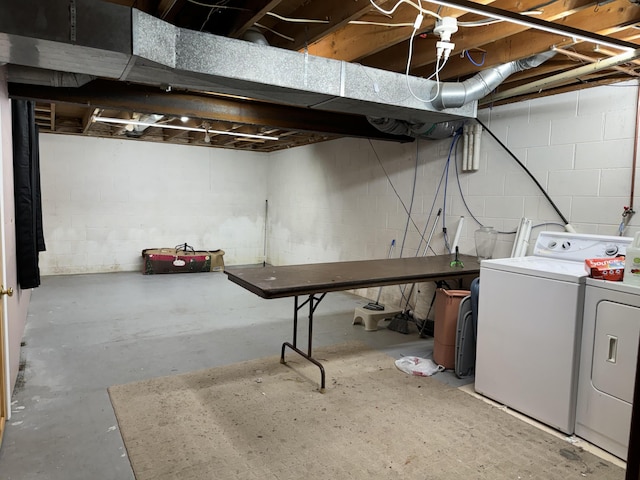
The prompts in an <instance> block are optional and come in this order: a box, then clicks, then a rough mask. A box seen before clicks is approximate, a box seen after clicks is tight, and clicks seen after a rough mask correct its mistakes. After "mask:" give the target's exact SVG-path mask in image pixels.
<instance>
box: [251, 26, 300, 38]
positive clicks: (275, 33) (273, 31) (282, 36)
mask: <svg viewBox="0 0 640 480" xmlns="http://www.w3.org/2000/svg"><path fill="white" fill-rule="evenodd" d="M254 25H255V26H256V27H260V28H264V29H265V30H268V31H269V32H271V33H273V34H274V35H277V36H278V37H280V38H284V39H285V40H289V41H290V42H295V41H296V39H295V38H291V37H287V36H286V35H284V34H282V33H280V32H276V31H275V30H274V29H272V28H269V27H265V26H264V25H262V24H260V23H258V22H256V23H254Z"/></svg>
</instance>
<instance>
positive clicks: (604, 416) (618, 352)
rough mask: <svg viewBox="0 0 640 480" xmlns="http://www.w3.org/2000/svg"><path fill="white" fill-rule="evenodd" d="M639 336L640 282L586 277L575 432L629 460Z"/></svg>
mask: <svg viewBox="0 0 640 480" xmlns="http://www.w3.org/2000/svg"><path fill="white" fill-rule="evenodd" d="M639 339H640V287H637V286H634V285H628V284H624V283H622V282H607V281H604V280H596V279H593V278H588V279H587V286H586V290H585V304H584V322H583V329H582V350H581V354H580V375H579V380H578V403H577V410H576V432H575V433H576V435H578V436H579V437H581V438H584V439H585V440H588V441H589V442H591V443H593V444H595V445H597V446H599V447H600V448H602V449H604V450H607V451H608V452H610V453H612V454H614V455H616V456H618V457H620V458H622V459H623V460H626V457H627V448H628V443H629V430H630V425H631V408H632V405H633V389H634V383H635V375H636V362H637V359H638V341H639Z"/></svg>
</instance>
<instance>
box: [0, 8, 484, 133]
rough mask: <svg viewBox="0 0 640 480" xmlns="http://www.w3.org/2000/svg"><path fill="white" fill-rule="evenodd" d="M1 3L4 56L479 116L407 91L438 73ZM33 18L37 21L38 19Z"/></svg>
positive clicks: (420, 120)
mask: <svg viewBox="0 0 640 480" xmlns="http://www.w3.org/2000/svg"><path fill="white" fill-rule="evenodd" d="M73 3H74V5H75V7H76V8H75V10H73V14H72V15H70V9H69V1H68V0H48V1H46V2H43V1H42V0H3V1H0V63H1V62H6V63H9V64H12V65H19V66H25V67H34V68H38V69H42V70H47V71H52V72H67V73H76V74H83V75H91V76H96V77H101V78H107V79H113V80H119V81H126V82H133V83H138V84H142V85H150V86H157V87H160V88H162V89H165V90H166V89H167V88H169V87H171V88H176V89H184V90H191V91H210V92H217V93H223V94H229V95H236V96H240V97H249V98H253V99H256V100H265V101H270V102H275V103H279V104H283V105H293V106H297V107H303V108H312V109H318V110H323V111H330V112H340V113H349V114H356V115H363V116H374V117H380V118H393V119H400V120H404V121H407V122H410V123H412V124H429V125H432V124H434V123H439V122H445V121H453V120H460V119H469V118H475V117H476V113H477V102H473V101H471V102H469V103H466V104H464V105H462V106H461V107H458V108H446V109H444V110H443V109H436V108H434V107H433V106H432V105H431V104H430V103H425V102H422V101H420V100H418V99H416V98H413V97H412V96H408V95H407V82H409V84H410V86H411V89H412V90H413V91H420V92H429V91H431V90H432V87H433V86H434V85H435V82H434V81H433V80H427V79H424V78H419V77H409V78H406V77H405V75H404V74H400V73H395V72H389V71H385V70H379V69H375V68H371V67H366V66H363V65H358V64H353V63H349V62H344V61H340V60H334V59H328V58H322V57H318V56H314V55H308V54H306V53H301V52H296V51H290V50H284V49H281V48H276V47H271V46H269V45H263V44H259V43H253V42H249V41H245V40H238V39H232V38H226V37H220V36H218V35H213V34H210V33H206V32H196V31H193V30H188V29H183V28H179V27H176V26H174V25H171V24H170V23H167V22H165V21H163V20H160V19H158V18H155V17H153V16H151V15H148V14H146V13H143V12H141V11H139V10H136V9H132V8H129V7H126V6H123V5H116V4H113V3H110V2H96V1H95V0H74V2H73ZM34 19H35V20H34Z"/></svg>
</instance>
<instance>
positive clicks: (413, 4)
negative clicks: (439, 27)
mask: <svg viewBox="0 0 640 480" xmlns="http://www.w3.org/2000/svg"><path fill="white" fill-rule="evenodd" d="M369 2H370V3H371V5H373V6H374V7H375V9H376V10H378V11H379V12H381V13H384V14H385V15H393V13H394V12H395V11H396V10H397V9H398V7H399V6H400V5H402V4H403V3H407V4H409V5H411V6H412V7H413V8H415V9H416V10H418V11H419V12H420V13H423V14H426V15H431V16H432V17H435V18H437V19H438V20H441V19H442V17H441V16H440V15H438V14H437V13H435V12H432V11H430V10H427V9H424V8H422V5H418V4H416V3H414V2H412V1H410V0H398V3H396V4H395V5H394V6H393V8H392V9H391V10H385V9H383V8H382V7H380V6H378V5H376V3H375V2H374V0H369Z"/></svg>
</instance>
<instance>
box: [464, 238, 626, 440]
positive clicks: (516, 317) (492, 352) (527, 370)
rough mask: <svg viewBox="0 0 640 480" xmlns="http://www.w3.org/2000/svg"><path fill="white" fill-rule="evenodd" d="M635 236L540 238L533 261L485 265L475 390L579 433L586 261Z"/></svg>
mask: <svg viewBox="0 0 640 480" xmlns="http://www.w3.org/2000/svg"><path fill="white" fill-rule="evenodd" d="M631 241H632V239H631V238H628V237H615V236H601V235H586V234H570V233H564V232H541V233H540V234H539V235H538V238H537V240H536V244H535V246H534V249H533V255H531V256H527V257H516V258H503V259H494V260H483V261H482V262H481V264H480V295H479V304H478V335H477V345H476V369H475V390H476V391H477V392H478V393H480V394H482V395H485V396H487V397H490V398H492V399H493V400H496V401H498V402H500V403H502V404H504V405H507V406H508V407H511V408H513V409H514V410H518V411H519V412H521V413H524V414H525V415H528V416H530V417H532V418H534V419H536V420H538V421H540V422H542V423H544V424H546V425H549V426H551V427H554V428H556V429H558V430H560V431H562V432H565V433H568V434H571V433H573V431H574V428H575V409H576V392H577V386H578V364H579V360H580V342H581V339H582V313H583V301H584V291H585V281H586V277H587V271H586V268H585V263H584V260H585V259H587V258H603V257H613V256H616V255H618V254H623V253H624V252H625V251H626V247H627V245H629V244H630V243H631Z"/></svg>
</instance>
